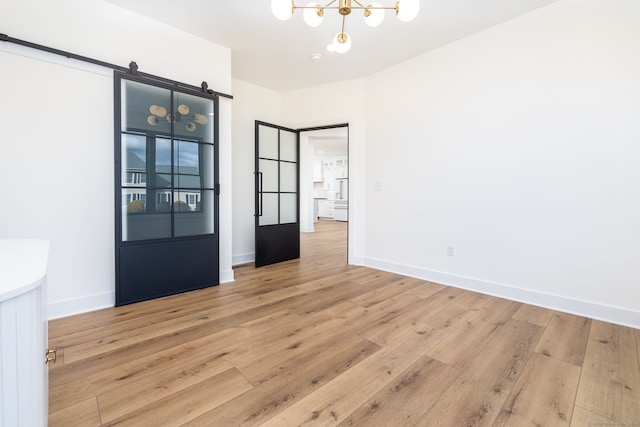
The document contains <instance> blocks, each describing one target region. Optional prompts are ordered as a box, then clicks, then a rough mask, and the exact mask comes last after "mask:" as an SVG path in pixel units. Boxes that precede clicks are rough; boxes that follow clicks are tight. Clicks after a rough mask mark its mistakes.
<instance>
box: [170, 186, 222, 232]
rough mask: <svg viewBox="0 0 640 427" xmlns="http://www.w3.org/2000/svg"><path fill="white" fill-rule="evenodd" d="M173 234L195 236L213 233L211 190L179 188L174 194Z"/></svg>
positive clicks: (212, 197)
mask: <svg viewBox="0 0 640 427" xmlns="http://www.w3.org/2000/svg"><path fill="white" fill-rule="evenodd" d="M175 197H176V203H175V204H174V210H175V216H174V218H175V222H174V226H175V235H176V236H195V235H199V234H212V233H214V231H215V230H214V228H213V227H214V218H213V215H214V194H213V190H202V191H189V190H180V191H177V192H176V194H175Z"/></svg>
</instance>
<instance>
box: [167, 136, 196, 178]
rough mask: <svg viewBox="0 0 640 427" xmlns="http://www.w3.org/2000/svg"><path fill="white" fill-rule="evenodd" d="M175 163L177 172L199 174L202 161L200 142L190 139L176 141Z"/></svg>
mask: <svg viewBox="0 0 640 427" xmlns="http://www.w3.org/2000/svg"><path fill="white" fill-rule="evenodd" d="M173 162H174V165H175V172H176V173H187V174H191V175H198V173H199V172H200V170H199V167H200V161H199V156H198V143H197V142H188V141H176V143H175V156H174V160H173Z"/></svg>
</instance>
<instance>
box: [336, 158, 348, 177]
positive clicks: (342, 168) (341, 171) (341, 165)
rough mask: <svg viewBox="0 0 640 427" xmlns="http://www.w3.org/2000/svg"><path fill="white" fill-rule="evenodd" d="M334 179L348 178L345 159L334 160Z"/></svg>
mask: <svg viewBox="0 0 640 427" xmlns="http://www.w3.org/2000/svg"><path fill="white" fill-rule="evenodd" d="M334 164H335V178H336V179H338V178H349V166H348V164H347V159H346V157H340V158H337V159H335V160H334Z"/></svg>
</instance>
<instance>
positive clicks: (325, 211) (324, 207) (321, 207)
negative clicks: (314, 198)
mask: <svg viewBox="0 0 640 427" xmlns="http://www.w3.org/2000/svg"><path fill="white" fill-rule="evenodd" d="M334 205H335V203H334V201H333V200H326V199H320V200H318V217H320V218H333V211H334Z"/></svg>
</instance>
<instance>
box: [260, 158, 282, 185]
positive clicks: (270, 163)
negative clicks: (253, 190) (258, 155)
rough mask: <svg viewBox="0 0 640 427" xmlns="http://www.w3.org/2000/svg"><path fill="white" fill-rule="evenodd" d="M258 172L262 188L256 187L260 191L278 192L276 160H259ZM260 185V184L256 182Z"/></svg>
mask: <svg viewBox="0 0 640 427" xmlns="http://www.w3.org/2000/svg"><path fill="white" fill-rule="evenodd" d="M259 164H260V172H261V173H262V176H259V177H258V179H261V180H262V187H258V188H259V189H260V191H278V162H277V161H276V160H263V159H260V163H259ZM258 185H260V182H258Z"/></svg>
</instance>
